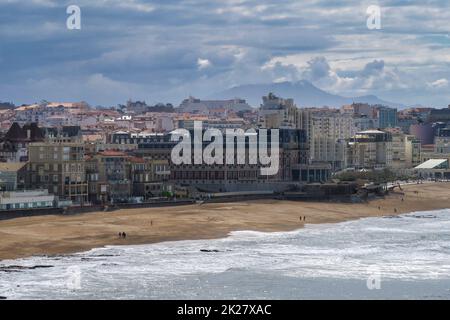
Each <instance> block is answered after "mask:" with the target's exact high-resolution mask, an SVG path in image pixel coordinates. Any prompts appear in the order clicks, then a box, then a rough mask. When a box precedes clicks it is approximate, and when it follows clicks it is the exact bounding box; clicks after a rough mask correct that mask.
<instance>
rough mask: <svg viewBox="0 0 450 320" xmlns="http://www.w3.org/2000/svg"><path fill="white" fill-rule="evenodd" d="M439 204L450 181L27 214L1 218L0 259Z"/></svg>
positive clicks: (286, 226)
mask: <svg viewBox="0 0 450 320" xmlns="http://www.w3.org/2000/svg"><path fill="white" fill-rule="evenodd" d="M402 199H403V201H402ZM443 208H450V183H443V182H442V183H426V184H420V185H408V186H404V187H403V191H400V190H398V189H396V192H394V193H391V194H390V195H389V196H387V197H385V198H384V199H376V200H372V201H370V202H368V203H361V204H349V203H335V202H300V201H277V200H259V201H248V202H236V203H214V204H202V205H200V204H196V205H188V206H179V207H165V208H139V209H126V210H125V209H124V210H119V211H114V212H98V213H87V214H79V215H71V216H59V215H55V216H39V217H26V218H18V219H13V220H6V221H0V239H1V241H0V260H5V259H15V258H21V257H27V256H32V255H57V254H68V253H74V252H80V251H86V250H89V249H92V248H97V247H102V246H105V245H131V244H148V243H155V242H161V241H173V240H188V239H211V238H220V237H225V236H227V234H228V233H229V232H231V231H237V230H255V231H265V232H272V231H291V230H295V229H299V228H301V227H303V226H304V225H305V223H335V222H341V221H346V220H351V219H358V218H362V217H372V216H385V215H393V214H401V213H407V212H413V211H425V210H437V209H443ZM303 217H304V218H305V219H303ZM119 232H126V233H127V237H126V239H122V238H119V236H118V234H119Z"/></svg>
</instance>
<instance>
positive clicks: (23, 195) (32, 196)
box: [0, 190, 56, 210]
mask: <svg viewBox="0 0 450 320" xmlns="http://www.w3.org/2000/svg"><path fill="white" fill-rule="evenodd" d="M55 204H56V197H55V195H52V194H49V193H48V191H47V190H27V191H7V192H0V210H20V209H36V208H52V207H54V206H55Z"/></svg>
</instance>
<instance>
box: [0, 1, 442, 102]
mask: <svg viewBox="0 0 450 320" xmlns="http://www.w3.org/2000/svg"><path fill="white" fill-rule="evenodd" d="M69 5H77V6H79V7H80V9H81V29H80V30H70V29H68V28H67V26H66V20H67V19H68V17H69V14H67V13H66V9H67V7H68V6H69ZM370 5H378V6H380V8H381V29H379V30H370V29H369V28H368V27H367V19H368V15H367V12H366V11H367V8H368V7H369V6H370ZM0 71H1V78H0V79H1V80H0V101H11V102H13V103H15V104H16V105H20V104H25V103H33V102H38V101H40V100H43V99H46V100H49V101H61V102H63V101H81V100H84V101H87V102H88V103H90V104H91V105H103V106H115V105H117V104H119V103H125V102H126V101H127V100H128V99H133V100H145V101H146V102H147V103H156V102H164V103H166V102H171V103H173V104H175V105H178V104H179V103H180V102H181V100H182V99H183V98H186V97H187V96H189V95H193V96H196V97H200V98H204V97H208V96H211V95H213V93H215V92H220V91H223V90H225V89H227V88H230V87H233V86H237V85H243V84H256V83H270V82H278V81H298V80H308V81H311V82H312V83H313V84H314V85H316V86H317V87H319V88H321V89H323V90H326V91H328V92H330V93H334V94H340V95H343V96H349V97H351V96H361V95H366V94H375V95H377V96H378V97H380V98H382V99H384V100H388V101H394V102H398V103H403V104H406V105H417V104H420V105H424V106H431V107H445V106H447V105H448V104H450V1H448V0H417V1H416V0H402V1H400V0H384V1H383V0H380V1H376V0H371V1H365V0H363V1H354V0H330V1H324V0H309V1H300V0H183V1H175V0H155V1H144V0H96V1H92V0H71V1H64V0H0ZM230 98H231V97H230Z"/></svg>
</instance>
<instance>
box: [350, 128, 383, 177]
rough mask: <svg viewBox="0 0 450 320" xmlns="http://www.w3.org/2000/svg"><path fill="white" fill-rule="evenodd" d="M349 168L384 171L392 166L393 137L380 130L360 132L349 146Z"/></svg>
mask: <svg viewBox="0 0 450 320" xmlns="http://www.w3.org/2000/svg"><path fill="white" fill-rule="evenodd" d="M347 149H348V150H347V157H348V160H347V161H348V166H349V167H352V168H354V169H356V170H359V169H382V168H387V167H390V166H391V164H392V135H391V134H390V133H389V132H383V131H379V130H367V131H362V132H358V133H357V134H356V135H355V136H354V137H352V138H351V139H350V140H349V141H348V144H347Z"/></svg>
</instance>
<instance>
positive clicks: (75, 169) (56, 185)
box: [27, 142, 87, 205]
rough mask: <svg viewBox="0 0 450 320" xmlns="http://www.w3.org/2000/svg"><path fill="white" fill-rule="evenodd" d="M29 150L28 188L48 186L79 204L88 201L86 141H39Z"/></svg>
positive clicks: (52, 191) (65, 198)
mask: <svg viewBox="0 0 450 320" xmlns="http://www.w3.org/2000/svg"><path fill="white" fill-rule="evenodd" d="M28 149H29V162H28V164H27V170H28V181H27V188H28V189H44V190H45V189H46V190H48V191H49V193H51V194H54V195H56V196H58V198H59V200H69V201H72V203H74V204H77V205H84V204H85V203H86V202H87V180H86V171H85V161H84V144H83V143H77V142H39V143H32V144H30V145H29V147H28Z"/></svg>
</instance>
